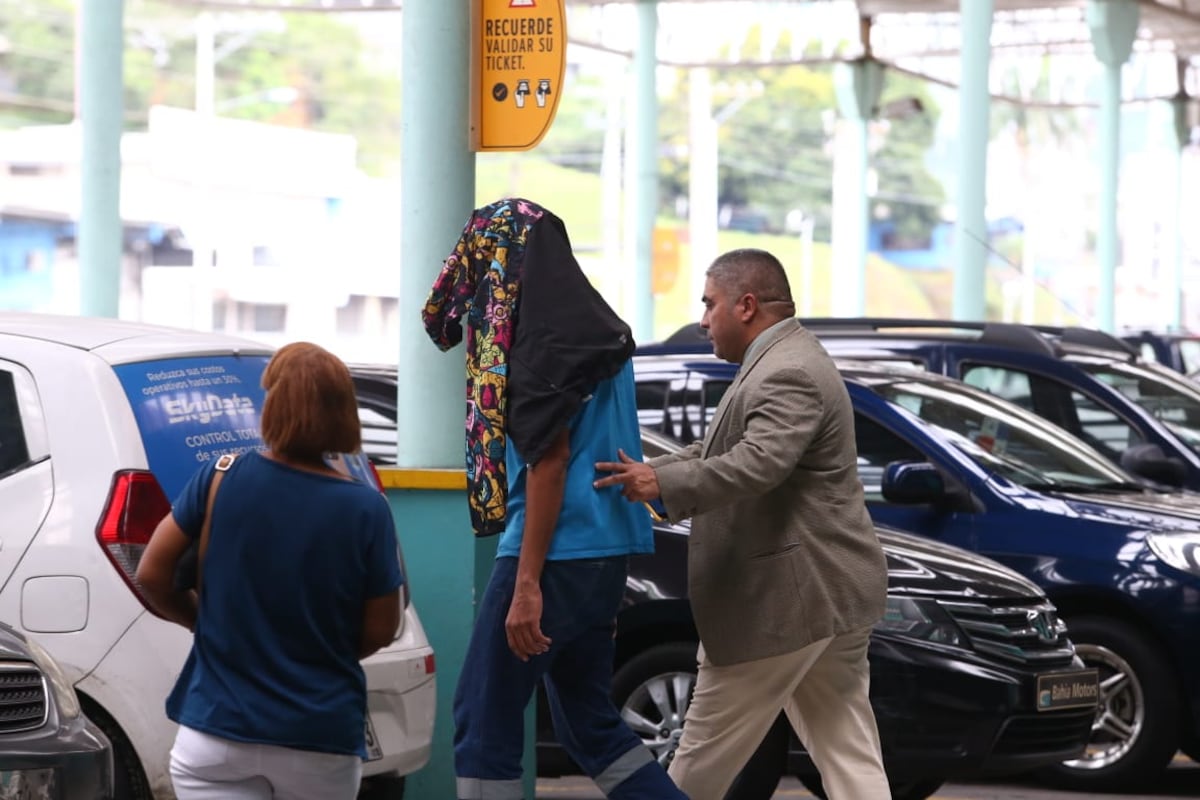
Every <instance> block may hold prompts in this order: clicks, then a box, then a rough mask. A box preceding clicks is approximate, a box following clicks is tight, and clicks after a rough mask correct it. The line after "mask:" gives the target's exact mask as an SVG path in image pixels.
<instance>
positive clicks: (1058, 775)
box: [1045, 617, 1179, 792]
mask: <svg viewBox="0 0 1200 800" xmlns="http://www.w3.org/2000/svg"><path fill="white" fill-rule="evenodd" d="M1067 632H1068V635H1069V636H1070V637H1071V641H1073V642H1074V643H1075V650H1076V652H1077V653H1078V654H1079V657H1080V658H1081V659H1082V660H1083V663H1084V665H1086V666H1088V667H1093V668H1095V669H1097V670H1099V672H1100V703H1099V705H1098V707H1097V709H1096V718H1095V720H1094V721H1093V722H1092V737H1091V741H1089V742H1088V746H1087V749H1086V750H1085V751H1084V754H1083V756H1081V757H1080V758H1077V759H1074V760H1072V761H1064V762H1063V763H1062V764H1058V765H1055V766H1053V767H1050V768H1048V769H1047V770H1046V772H1045V774H1046V776H1047V777H1048V778H1049V780H1050V781H1051V782H1052V783H1054V784H1056V785H1058V786H1061V787H1064V788H1067V789H1071V790H1074V791H1085V792H1102V791H1107V792H1114V791H1121V790H1123V789H1127V788H1130V787H1135V786H1144V785H1145V784H1146V782H1147V781H1153V780H1154V778H1153V776H1154V775H1156V774H1158V773H1159V772H1161V771H1162V770H1163V769H1165V768H1166V766H1167V764H1168V763H1169V762H1170V760H1171V758H1172V756H1174V754H1175V751H1176V748H1177V747H1178V744H1179V708H1178V701H1177V698H1176V693H1175V690H1174V689H1175V680H1174V677H1173V676H1172V675H1171V672H1170V670H1169V669H1168V668H1167V666H1166V656H1165V655H1164V654H1162V653H1160V652H1159V651H1158V649H1157V648H1156V647H1155V646H1154V645H1153V644H1151V643H1150V642H1149V641H1147V640H1146V639H1145V637H1143V636H1142V635H1141V634H1139V633H1138V632H1137V631H1135V630H1134V629H1133V628H1132V627H1130V626H1129V625H1126V624H1125V623H1122V622H1117V621H1115V620H1111V619H1101V618H1099V617H1078V618H1076V619H1073V620H1072V619H1068V620H1067Z"/></svg>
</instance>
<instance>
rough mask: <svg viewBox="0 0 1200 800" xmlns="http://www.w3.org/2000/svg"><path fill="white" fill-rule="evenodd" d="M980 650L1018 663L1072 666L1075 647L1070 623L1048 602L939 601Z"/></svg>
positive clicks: (1040, 665)
mask: <svg viewBox="0 0 1200 800" xmlns="http://www.w3.org/2000/svg"><path fill="white" fill-rule="evenodd" d="M940 605H941V606H942V607H943V608H944V609H946V611H948V612H949V613H950V615H951V616H953V617H954V621H955V622H957V623H958V625H959V627H961V628H962V629H963V630H964V631H966V633H967V635H968V636H969V637H971V643H972V644H973V645H974V646H975V649H976V650H978V651H979V652H981V653H989V654H991V655H994V656H997V657H998V658H1002V659H1004V660H1006V661H1011V662H1014V663H1018V664H1030V665H1033V666H1038V667H1042V666H1046V667H1057V666H1069V665H1070V664H1071V660H1072V658H1073V657H1074V655H1075V647H1074V645H1072V644H1071V641H1070V639H1068V638H1067V626H1066V625H1065V624H1064V623H1063V621H1062V620H1060V619H1059V618H1058V613H1057V612H1056V611H1055V609H1054V606H1053V605H1051V604H1050V603H1047V602H1044V601H1043V602H1034V603H1029V604H1014V603H1005V604H1001V605H994V606H993V605H988V604H986V603H967V602H957V601H945V600H943V601H940Z"/></svg>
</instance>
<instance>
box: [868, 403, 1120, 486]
mask: <svg viewBox="0 0 1200 800" xmlns="http://www.w3.org/2000/svg"><path fill="white" fill-rule="evenodd" d="M873 388H874V391H875V392H876V393H877V394H879V395H880V396H882V397H883V398H885V399H887V400H889V401H891V402H892V403H895V404H896V405H899V406H900V407H902V408H904V409H906V410H907V411H910V412H912V413H913V414H915V415H916V416H918V417H920V418H921V419H922V420H924V421H925V422H927V423H930V424H931V425H934V426H936V427H937V428H939V429H940V430H941V431H942V432H943V434H944V435H945V436H947V437H948V438H949V439H950V441H951V443H953V445H954V446H955V447H956V448H958V449H959V450H960V451H962V452H963V453H964V454H966V455H967V456H968V457H969V458H971V459H972V460H973V461H975V462H976V463H977V464H979V465H980V466H981V467H982V468H983V469H985V470H987V471H988V472H991V473H994V474H997V475H1000V476H1002V477H1004V478H1006V479H1007V480H1009V481H1012V482H1013V483H1017V484H1020V485H1021V486H1027V487H1039V488H1044V487H1047V486H1062V487H1064V488H1086V487H1105V486H1108V487H1113V486H1122V485H1126V484H1128V483H1130V482H1131V481H1132V479H1131V478H1130V476H1128V475H1126V474H1125V473H1124V472H1121V471H1120V470H1119V469H1117V468H1115V467H1113V466H1112V465H1111V464H1110V463H1109V462H1108V461H1107V460H1106V459H1105V458H1104V456H1102V455H1100V453H1098V452H1096V451H1095V450H1093V449H1092V448H1091V447H1089V446H1088V445H1087V444H1085V443H1084V442H1082V441H1080V440H1078V439H1076V438H1075V437H1073V436H1071V435H1070V434H1069V433H1067V432H1065V431H1063V430H1061V429H1059V428H1057V427H1056V426H1054V425H1051V424H1050V423H1048V422H1045V421H1044V420H1043V419H1042V418H1041V417H1038V416H1036V415H1034V414H1032V413H1029V412H1026V411H1024V410H1022V409H1021V408H1019V407H1018V406H1015V405H1012V404H1010V403H1007V402H1005V401H1003V400H999V399H997V398H995V397H992V396H991V395H989V394H987V393H986V392H981V391H977V390H975V389H971V388H970V387H967V386H963V385H952V384H944V383H933V382H924V381H902V382H897V383H891V384H883V385H877V386H875V387H873Z"/></svg>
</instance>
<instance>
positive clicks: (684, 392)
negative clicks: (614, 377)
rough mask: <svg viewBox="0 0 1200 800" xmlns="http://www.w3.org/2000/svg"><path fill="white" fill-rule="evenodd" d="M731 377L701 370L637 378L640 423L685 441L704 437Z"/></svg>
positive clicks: (689, 441)
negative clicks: (711, 375) (726, 377)
mask: <svg viewBox="0 0 1200 800" xmlns="http://www.w3.org/2000/svg"><path fill="white" fill-rule="evenodd" d="M730 384H732V381H731V380H726V379H723V378H722V379H716V378H711V377H707V376H705V375H703V374H702V373H699V372H687V373H685V374H683V375H671V376H664V377H662V378H658V377H647V376H641V377H639V378H638V381H637V395H636V396H637V409H638V423H639V424H640V425H641V426H642V427H643V428H647V429H649V430H651V431H654V432H656V433H661V434H664V435H665V436H669V437H670V438H672V439H675V440H676V441H678V442H681V443H683V444H691V443H692V442H694V441H696V440H697V439H703V438H704V434H705V432H706V431H707V430H708V425H709V423H710V422H712V418H713V414H715V413H716V410H717V405H718V404H720V402H721V398H722V397H723V396H724V394H725V392H726V390H728V389H729V386H730Z"/></svg>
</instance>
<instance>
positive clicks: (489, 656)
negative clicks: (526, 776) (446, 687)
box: [454, 556, 686, 800]
mask: <svg viewBox="0 0 1200 800" xmlns="http://www.w3.org/2000/svg"><path fill="white" fill-rule="evenodd" d="M627 572H628V563H627V558H626V557H625V556H620V557H615V558H594V559H574V560H569V561H547V562H546V564H545V566H544V567H543V569H542V579H541V587H542V632H543V633H544V634H546V636H548V637H549V638H550V639H551V644H550V648H549V650H548V651H547V652H546V653H543V654H541V655H538V656H534V657H532V658H530V659H529V660H528V661H521V660H520V659H519V658H517V657H516V656H515V655H514V654H513V652H512V650H510V649H509V647H508V640H507V638H506V636H505V632H504V620H505V618H506V617H507V616H508V608H509V605H510V604H511V603H512V597H513V587H514V585H515V583H516V575H517V559H516V558H507V557H506V558H498V559H496V563H495V566H494V567H493V569H492V575H491V579H490V580H489V581H488V586H487V589H486V590H485V591H484V594H483V598H482V600H481V602H480V606H479V614H478V616H477V617H476V620H475V628H474V631H473V632H472V634H471V642H470V644H469V645H468V647H467V656H466V662H465V663H464V664H463V669H462V673H461V674H460V676H459V680H458V687H457V689H456V691H455V694H454V727H455V732H454V767H455V770H454V771H455V774H456V776H457V789H458V798H459V800H524V794H523V790H522V782H521V757H522V754H523V751H524V744H525V709H526V707H527V706H528V705H529V701H530V699H531V698H532V697H533V695H534V691H535V690H536V689H537V684H538V681H544V682H545V685H546V696H547V699H548V700H549V704H550V714H551V717H552V719H553V721H554V730H555V733H556V734H557V735H558V741H559V742H560V743H561V744H562V746H563V748H564V749H565V750H566V751H567V753H568V754H569V755H570V756H571V757H572V758H573V759H575V763H577V764H578V765H579V766H580V767H581V768H582V769H583V770H584V772H586V773H587V774H588V775H589V776H591V777H592V779H593V780H594V781H595V782H596V785H597V786H599V787H600V789H601V790H602V791H603V792H604V793H605V796H607V797H611V798H618V799H619V800H686V796H685V795H684V794H683V793H681V792H680V791H679V790H678V789H676V788H675V785H674V784H673V783H672V782H671V779H670V778H669V777H667V774H666V771H665V770H664V769H663V768H662V767H661V766H660V765H659V763H658V762H657V761H655V760H654V757H653V756H652V755H651V753H650V751H649V750H648V749H647V748H646V747H645V745H644V744H643V743H642V741H641V739H640V738H638V736H637V735H636V734H635V733H634V732H633V731H632V730H630V728H629V726H628V725H626V724H625V722H624V721H623V720H622V719H621V716H620V713H619V712H618V711H617V708H616V706H614V705H613V702H612V699H611V697H610V696H609V691H610V689H611V683H612V663H613V636H614V634H615V631H616V616H617V608H618V606H619V604H620V602H621V597H622V595H623V594H624V591H625V577H626V574H627Z"/></svg>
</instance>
